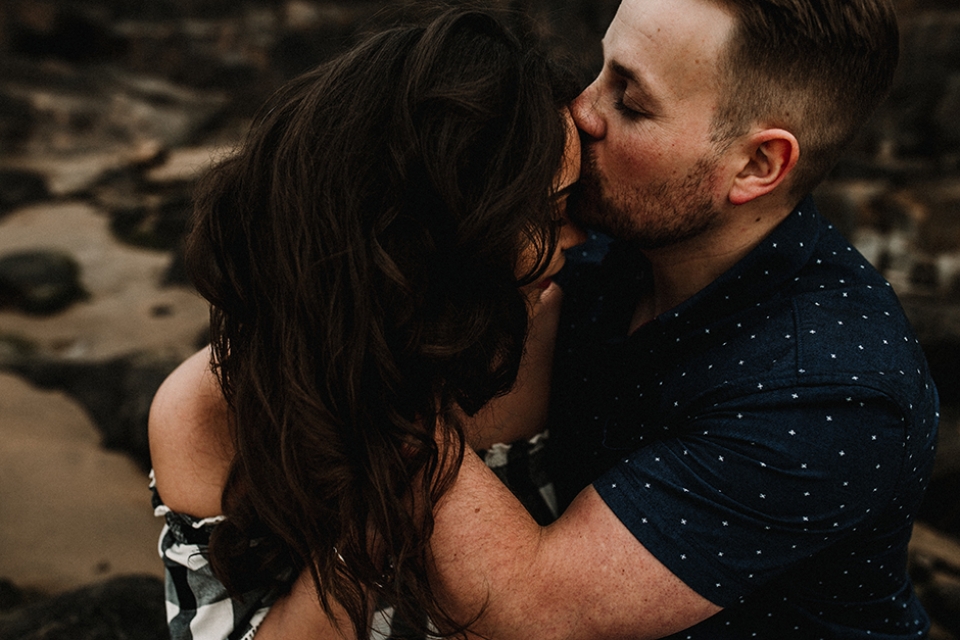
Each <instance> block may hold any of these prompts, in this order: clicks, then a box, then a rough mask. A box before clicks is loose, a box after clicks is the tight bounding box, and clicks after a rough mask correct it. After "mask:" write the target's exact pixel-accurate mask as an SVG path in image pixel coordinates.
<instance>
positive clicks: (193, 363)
mask: <svg viewBox="0 0 960 640" xmlns="http://www.w3.org/2000/svg"><path fill="white" fill-rule="evenodd" d="M149 435H150V458H151V462H152V464H153V470H154V474H155V476H156V482H157V491H158V492H159V493H160V497H161V498H162V499H163V502H164V504H166V505H167V506H168V507H170V509H172V510H174V511H176V512H179V513H184V514H188V515H192V516H195V517H198V518H206V517H210V516H216V515H220V512H221V509H220V498H221V495H222V493H223V487H224V484H225V482H226V478H227V474H228V472H229V470H230V462H231V460H232V459H233V447H232V445H231V438H230V429H229V423H228V418H227V410H226V404H225V402H224V400H223V396H222V394H221V393H220V386H219V383H218V381H217V378H216V377H215V376H214V374H213V372H212V371H211V370H210V351H209V349H204V350H201V351H198V352H197V353H195V354H194V355H192V356H191V357H190V358H188V359H187V360H185V361H184V362H183V363H182V364H181V365H180V366H179V367H177V369H175V370H174V371H173V373H171V374H170V375H169V376H168V377H167V379H166V380H164V382H163V384H162V385H160V388H159V389H158V390H157V393H156V395H155V396H154V398H153V403H152V404H151V405H150V419H149Z"/></svg>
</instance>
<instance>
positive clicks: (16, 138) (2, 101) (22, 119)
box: [0, 19, 33, 153]
mask: <svg viewBox="0 0 960 640" xmlns="http://www.w3.org/2000/svg"><path fill="white" fill-rule="evenodd" d="M0 23H2V19H0ZM0 26H2V25H0ZM0 51H2V48H0ZM32 128H33V118H32V114H31V109H30V103H29V102H28V101H27V100H25V99H23V98H20V97H17V96H14V95H9V94H8V93H6V92H4V91H2V90H0V149H6V150H7V152H8V153H9V152H10V151H15V150H18V149H19V148H20V145H21V144H22V143H23V142H24V141H25V140H26V139H28V138H29V137H30V134H31V133H32Z"/></svg>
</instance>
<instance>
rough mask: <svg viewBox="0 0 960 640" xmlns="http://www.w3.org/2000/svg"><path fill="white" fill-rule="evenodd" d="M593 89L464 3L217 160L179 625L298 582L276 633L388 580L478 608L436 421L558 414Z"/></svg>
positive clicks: (315, 77) (387, 40) (200, 235)
mask: <svg viewBox="0 0 960 640" xmlns="http://www.w3.org/2000/svg"><path fill="white" fill-rule="evenodd" d="M574 94H575V87H574V86H572V84H571V83H569V82H568V81H565V80H564V79H563V77H562V76H561V75H559V74H558V73H556V72H555V71H554V70H553V68H552V67H551V66H550V65H549V64H548V63H547V62H546V61H545V59H544V57H543V56H542V55H541V54H540V53H539V52H538V51H537V49H536V47H535V46H534V44H533V43H532V42H531V39H530V37H529V35H515V33H514V32H513V31H511V30H510V29H508V28H507V27H506V26H504V23H503V21H502V20H501V19H499V18H498V17H496V16H495V15H493V14H491V13H488V12H483V11H477V10H451V11H447V12H445V13H443V14H442V15H440V16H439V17H437V18H436V19H434V20H433V21H431V22H430V23H429V24H427V25H426V26H410V27H400V28H395V29H391V30H388V31H385V32H382V33H380V34H377V35H374V36H372V37H370V38H369V39H367V40H366V41H364V42H363V43H361V44H360V45H358V46H357V47H355V48H354V49H352V50H351V51H349V52H348V53H346V54H344V55H343V56H341V57H339V58H337V59H335V60H333V61H332V62H330V63H328V64H326V65H323V66H322V67H320V68H318V69H317V70H315V71H313V72H311V73H309V74H307V75H305V76H303V77H301V78H299V79H297V80H295V81H293V82H292V83H290V84H289V85H288V86H286V87H285V88H284V89H282V90H281V91H280V92H279V93H278V94H277V95H276V96H274V97H273V98H272V99H271V100H270V101H269V102H268V104H267V105H266V106H265V107H264V108H263V110H262V111H261V114H260V116H259V117H258V118H257V120H256V122H255V125H254V126H253V128H252V130H251V132H250V134H249V135H248V138H247V140H246V142H245V143H244V145H243V146H242V148H241V149H240V151H239V153H238V154H236V155H235V156H233V157H231V158H230V159H228V160H226V161H225V162H224V163H223V164H222V165H220V166H219V167H218V168H217V169H215V170H214V171H213V172H212V173H211V174H210V175H209V176H208V177H207V178H206V180H205V181H204V183H203V184H202V185H201V189H200V192H199V197H198V202H197V208H196V223H195V227H194V229H193V231H192V233H191V235H190V237H189V241H188V249H187V258H188V263H189V265H190V270H191V273H192V275H193V279H194V282H195V284H196V286H197V288H198V290H199V291H200V293H201V294H202V295H203V296H204V297H205V298H206V299H207V300H209V301H210V303H211V305H212V307H211V308H212V311H211V327H212V332H211V334H212V341H211V343H212V363H213V369H214V372H215V374H216V377H215V378H214V377H213V376H212V374H210V373H209V367H208V366H207V362H208V361H209V359H210V357H211V356H210V354H208V353H206V352H201V353H200V354H197V355H196V356H194V357H193V358H191V360H189V361H188V362H187V363H185V365H184V366H182V367H181V369H178V371H177V372H175V373H174V374H173V375H172V376H171V378H170V379H169V380H168V381H167V382H166V383H165V384H164V386H163V387H162V388H161V390H160V391H159V392H158V394H157V398H156V399H155V401H154V406H153V408H152V411H151V424H150V438H151V453H152V456H153V464H154V470H155V479H156V485H155V488H156V496H155V498H156V501H157V505H158V509H159V511H158V512H159V513H163V514H165V515H166V516H167V522H168V525H169V526H168V527H167V528H166V529H165V531H164V534H163V538H162V539H161V551H162V553H163V554H164V557H165V562H166V564H167V568H168V581H169V588H168V593H169V594H171V597H170V598H168V599H170V600H171V601H172V603H171V631H172V633H173V635H174V636H175V637H193V638H201V637H225V636H226V634H227V633H231V634H233V635H231V636H230V637H252V634H253V633H254V632H257V628H258V626H259V625H260V623H261V621H262V620H263V617H264V616H265V615H267V611H268V610H270V609H271V605H273V603H274V602H277V601H278V598H279V602H277V604H276V605H274V606H273V607H272V611H273V613H272V614H271V615H267V621H266V622H265V623H264V624H263V627H262V628H261V629H260V631H259V632H257V633H258V637H261V638H262V637H265V636H267V635H269V634H271V633H277V634H279V632H278V631H277V630H278V629H279V628H280V627H279V626H278V625H281V626H282V625H291V624H292V625H298V624H301V623H302V627H300V628H302V629H303V630H307V629H313V631H311V633H313V634H314V635H315V634H316V633H317V631H316V629H317V627H316V626H313V627H311V625H314V624H315V623H316V614H317V613H318V612H320V611H321V608H320V606H317V603H319V605H321V606H322V611H325V612H326V614H327V615H328V616H329V618H330V619H331V620H332V621H335V622H336V624H337V625H338V626H339V627H340V630H341V631H343V632H351V631H352V633H354V634H356V636H358V637H363V636H365V635H366V634H367V632H368V631H369V629H370V628H371V625H372V624H375V623H376V620H377V618H371V614H372V612H373V611H374V609H375V608H376V603H378V602H380V603H386V604H388V605H389V606H390V607H391V608H392V612H393V613H392V624H393V628H394V629H395V630H396V629H399V628H406V629H417V630H420V631H426V625H427V617H429V620H430V621H432V624H433V625H436V627H437V628H438V629H439V630H440V631H441V632H443V633H453V632H455V631H457V630H458V629H460V628H461V626H460V625H458V623H457V622H456V621H454V620H451V619H449V617H448V616H446V615H445V614H444V611H443V610H442V607H440V606H439V605H438V604H437V601H436V599H435V598H434V594H433V592H432V591H431V586H430V582H429V580H428V578H427V566H428V562H427V546H426V543H427V541H428V539H429V536H430V532H431V528H432V524H433V520H432V511H433V507H434V505H435V504H436V502H437V500H438V499H439V498H440V497H441V496H442V495H443V493H444V491H445V489H446V488H447V487H448V486H449V484H450V482H451V481H452V478H453V477H454V476H455V475H456V471H457V467H458V464H459V460H458V459H453V460H451V459H448V458H447V457H446V456H445V455H444V453H443V452H445V451H449V450H450V449H449V448H448V447H438V444H437V443H438V441H441V442H443V441H446V442H449V441H450V440H451V439H452V440H453V441H455V442H458V443H460V449H459V450H460V451H461V452H462V450H463V449H462V447H463V446H465V443H466V445H467V446H474V447H477V448H487V447H489V446H490V445H491V444H492V443H493V442H497V441H503V440H507V441H509V440H512V439H515V438H518V437H529V436H531V435H533V434H534V433H535V432H536V430H537V429H538V428H539V427H540V426H541V423H540V414H541V412H542V407H543V406H545V400H546V381H547V375H548V374H547V372H548V371H549V358H548V355H549V346H550V340H549V338H550V331H551V322H550V321H551V319H552V318H554V315H552V314H553V311H555V309H556V302H557V300H558V298H557V297H556V295H555V293H556V291H555V287H554V286H552V285H551V284H550V279H549V277H550V276H551V275H552V274H553V273H555V272H556V271H557V270H559V268H560V265H561V264H562V261H563V258H562V255H561V250H562V249H564V248H567V247H569V246H572V245H573V244H576V243H578V242H580V241H581V239H582V238H581V237H580V234H579V232H578V231H577V230H576V229H574V228H573V227H572V226H571V225H564V224H563V209H564V207H565V198H566V196H567V194H568V193H569V190H570V188H571V187H572V185H573V183H574V182H575V181H576V180H577V178H578V175H579V143H578V140H577V135H576V133H575V129H574V128H573V126H572V124H571V120H570V118H569V114H568V113H567V112H566V111H565V108H564V106H563V105H565V104H566V103H567V102H568V101H569V100H570V99H571V98H572V97H573V96H574ZM550 300H552V301H553V302H549V301H550ZM529 313H532V314H533V316H531V317H533V318H535V321H534V323H532V326H533V329H532V330H531V336H530V338H528V339H527V348H526V350H525V348H524V343H525V338H527V333H528V331H527V330H528V320H529V318H528V314H529ZM524 354H525V355H524ZM521 356H523V357H524V358H525V360H524V371H523V374H522V377H523V379H522V381H521V384H515V382H516V380H517V376H518V370H519V369H520V366H521ZM538 358H539V359H540V360H538ZM511 389H513V392H512V393H510V394H508V393H507V392H508V391H511ZM521 391H522V392H523V393H521ZM221 398H225V399H226V407H224V406H223V403H222V401H221ZM494 399H496V400H494ZM531 399H532V400H531ZM492 400H493V402H491V401H492ZM454 450H456V448H454ZM161 500H162V502H161ZM207 560H209V564H208V563H207ZM298 576H300V579H299V581H297V577H298ZM295 581H296V582H297V585H296V587H294V588H293V589H292V591H291V585H292V584H293V583H294V582H295ZM223 588H225V589H226V593H228V594H229V595H230V596H232V598H231V599H221V598H222V596H221V595H218V596H215V597H208V594H210V593H211V590H212V591H218V590H219V591H222V589H223ZM198 593H199V594H201V597H202V598H203V599H204V601H205V602H207V603H208V604H206V606H201V603H197V602H193V601H192V599H194V600H195V599H196V598H197V595H198ZM205 594H206V595H205ZM304 594H306V595H304ZM304 600H306V601H312V604H313V607H312V609H311V608H310V607H309V606H304V605H302V604H301V603H302V602H303V601H304ZM278 611H283V615H280V614H279V613H277V612H278ZM311 616H312V617H311ZM322 622H326V620H323V621H322ZM316 624H319V623H316ZM327 630H328V631H330V629H329V628H328V629H327ZM245 633H246V634H247V635H245V636H244V634H245ZM294 633H295V631H294V630H293V628H292V627H290V626H287V628H286V629H284V630H283V632H282V635H284V636H286V637H292V635H293V634H294ZM217 634H220V635H217Z"/></svg>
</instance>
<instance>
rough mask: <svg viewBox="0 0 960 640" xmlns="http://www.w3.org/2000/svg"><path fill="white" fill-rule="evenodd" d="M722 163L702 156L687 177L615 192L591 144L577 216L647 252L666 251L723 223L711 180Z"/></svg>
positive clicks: (584, 223)
mask: <svg viewBox="0 0 960 640" xmlns="http://www.w3.org/2000/svg"><path fill="white" fill-rule="evenodd" d="M716 167H717V163H716V161H715V160H714V159H713V158H701V159H700V160H699V161H697V163H696V164H695V165H694V166H693V167H692V168H691V170H690V171H689V172H687V174H686V175H685V176H683V177H682V178H679V179H676V180H667V181H662V182H659V183H653V184H645V185H641V186H638V187H634V188H629V187H627V188H621V189H620V190H618V191H614V192H612V193H611V190H610V189H609V187H610V185H609V184H607V185H606V187H607V189H606V190H605V189H604V186H605V185H604V181H603V178H602V176H601V175H600V172H599V170H598V168H597V161H596V158H595V157H594V154H593V150H592V149H590V148H589V146H587V145H586V144H585V145H584V154H583V161H582V169H581V175H580V188H579V194H578V197H577V199H576V202H575V203H572V204H573V206H571V207H570V217H571V219H572V220H573V221H574V222H576V223H578V224H580V225H582V226H585V227H590V228H593V229H596V230H598V231H600V232H602V233H605V234H607V235H609V236H611V237H613V238H616V239H618V240H623V241H626V242H629V243H631V244H634V245H636V246H637V247H638V248H640V249H643V250H651V249H662V248H664V247H669V246H672V245H676V244H679V243H681V242H685V241H687V240H690V239H691V238H694V237H697V236H699V235H701V234H702V233H704V232H706V231H708V230H709V229H710V228H712V227H713V226H714V225H716V224H717V223H718V222H719V221H718V212H717V210H716V208H715V207H714V206H713V200H712V198H711V195H710V190H709V180H710V178H711V176H713V174H714V172H715V170H716Z"/></svg>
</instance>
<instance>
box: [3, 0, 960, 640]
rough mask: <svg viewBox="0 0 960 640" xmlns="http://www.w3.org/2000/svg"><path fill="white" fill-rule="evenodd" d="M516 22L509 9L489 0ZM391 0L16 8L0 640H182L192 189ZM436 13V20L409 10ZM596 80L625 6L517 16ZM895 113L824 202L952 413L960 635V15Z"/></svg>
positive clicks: (951, 503) (939, 30)
mask: <svg viewBox="0 0 960 640" xmlns="http://www.w3.org/2000/svg"><path fill="white" fill-rule="evenodd" d="M490 1H491V2H499V3H500V4H509V0H490ZM399 4H400V3H399V2H386V1H375V0H353V1H350V0H342V1H340V2H322V1H319V0H240V1H238V0H2V2H0V640H6V639H13V638H18V639H19V638H32V639H40V638H44V639H51V640H52V639H59V638H64V639H66V638H71V639H75V638H81V639H85V638H89V639H94V638H96V639H103V640H108V639H110V640H112V639H115V638H116V639H118V638H163V637H166V632H165V627H164V622H163V617H164V614H163V604H162V584H161V582H160V575H161V567H160V564H159V560H158V559H157V557H156V551H155V540H156V536H157V534H158V533H159V529H160V526H161V523H160V522H159V521H157V520H156V519H154V518H153V517H152V514H151V513H150V508H149V504H148V493H147V488H146V485H147V480H146V470H147V469H148V468H149V454H148V450H147V442H146V418H147V411H148V408H149V403H150V400H151V398H152V396H153V393H154V391H155V390H156V388H157V386H158V385H159V383H160V381H161V380H162V379H163V377H164V376H165V375H166V374H167V373H168V372H169V371H171V370H172V369H173V367H174V366H175V365H176V364H177V363H178V362H179V361H180V360H182V359H183V358H184V357H186V356H187V355H189V354H190V353H192V352H193V350H195V349H196V348H197V347H198V346H199V345H200V344H202V343H203V340H204V328H205V324H206V319H207V310H206V306H205V305H204V304H203V302H202V301H201V300H200V299H199V298H198V296H196V294H195V293H194V292H193V291H192V289H191V288H190V286H189V285H188V284H187V283H186V281H185V279H184V276H183V274H182V272H181V268H180V262H179V258H178V256H179V243H180V241H181V238H182V235H183V231H184V227H185V224H186V221H187V219H188V215H189V209H190V197H191V189H192V187H193V185H194V183H195V181H196V178H197V176H198V175H199V174H200V173H202V171H203V170H204V168H205V167H207V166H209V165H210V164H211V163H212V162H215V161H216V160H217V159H218V158H221V157H223V156H224V155H225V154H228V153H229V152H230V149H231V147H232V145H233V144H234V143H235V142H236V141H237V140H238V137H239V135H240V134H241V132H242V131H243V130H244V128H245V127H246V126H247V124H248V122H249V119H250V117H251V116H252V114H253V111H254V109H255V108H256V106H257V105H259V104H260V103H261V102H262V101H263V100H264V99H265V97H266V96H267V95H268V94H269V93H270V92H271V91H272V90H274V89H275V88H276V87H278V86H279V84H280V83H282V82H283V81H284V80H286V79H288V78H290V77H292V76H294V75H295V74H297V73H298V72H300V71H303V70H305V69H307V68H309V67H311V66H313V65H315V64H316V63H317V62H319V61H321V60H323V59H325V58H327V57H329V56H330V55H332V54H334V53H336V52H337V51H339V50H341V49H342V48H343V47H344V46H346V45H348V44H349V43H351V42H353V41H354V40H355V39H356V38H357V36H358V35H359V34H361V33H362V32H363V31H364V30H365V29H368V28H370V27H371V26H373V25H376V24H377V23H378V22H382V21H385V20H389V15H390V13H389V12H390V11H392V10H395V9H396V8H397V6H398V5H399ZM414 4H422V3H414ZM514 4H516V5H522V6H523V7H524V8H525V9H527V10H529V11H530V12H531V13H532V14H533V15H534V16H536V19H537V24H539V25H541V26H542V29H543V32H544V34H545V35H547V36H548V38H549V39H550V42H551V43H552V44H553V45H554V46H555V47H557V48H558V49H559V50H561V51H563V52H566V53H567V54H569V56H570V58H571V60H572V61H574V62H575V63H576V64H577V65H578V68H579V70H580V73H581V77H582V79H583V80H585V81H586V80H587V79H589V78H590V77H591V74H592V73H593V72H594V71H595V70H596V68H597V67H598V64H599V60H600V49H599V38H600V36H601V35H602V33H603V30H604V29H605V27H606V24H607V23H608V22H609V20H610V18H611V17H612V15H613V13H614V12H615V10H616V6H617V4H618V3H617V1H616V0H526V1H523V2H520V1H518V0H514ZM897 4H898V7H899V9H900V13H901V27H902V33H903V55H902V61H901V65H900V70H899V75H898V80H897V83H896V88H895V90H894V92H893V95H892V96H891V99H890V100H889V101H888V102H887V103H886V104H885V105H884V107H883V108H882V109H881V110H880V112H879V113H878V114H877V115H876V116H875V117H874V118H873V119H872V120H871V121H870V122H868V123H867V124H866V126H865V129H864V131H863V133H862V135H861V136H860V137H859V138H858V139H857V141H856V143H855V144H854V145H853V147H852V148H851V149H850V151H849V153H848V154H847V155H846V157H845V158H844V160H843V161H842V162H841V164H840V166H838V167H837V169H836V171H835V172H834V174H833V176H832V177H831V179H830V180H829V181H828V182H827V183H826V184H824V185H823V186H822V187H821V188H820V190H819V193H818V194H817V195H818V197H819V202H820V205H821V209H822V210H823V211H824V213H825V214H826V215H827V216H828V217H830V218H831V219H832V220H833V221H834V222H835V223H836V224H837V225H838V226H839V228H840V229H841V230H843V231H844V233H845V234H847V236H848V237H850V238H851V239H852V240H853V241H854V243H855V244H856V245H857V247H858V248H859V249H860V250H861V251H862V252H863V253H864V254H865V255H866V256H867V257H868V258H869V259H870V260H871V261H872V262H873V263H874V264H875V265H876V266H877V267H878V268H879V269H880V270H881V271H882V272H883V273H884V274H885V275H886V277H887V278H888V279H889V280H890V281H891V283H892V284H893V285H894V287H895V288H896V290H897V291H898V293H899V294H900V296H901V298H902V300H903V304H904V307H905V308H906V310H907V313H908V315H909V316H910V318H911V319H912V320H913V322H914V325H915V327H916V329H917V332H918V334H919V336H920V340H921V342H922V344H923V346H924V348H925V350H926V352H927V355H928V357H929V359H930V362H931V365H932V366H933V369H934V375H935V378H936V380H937V383H938V385H939V388H940V392H941V396H942V399H943V412H942V415H943V422H942V426H941V434H942V436H941V444H940V451H939V454H938V462H937V468H936V471H935V478H934V481H933V484H932V486H931V489H930V492H929V496H928V499H927V502H926V504H925V508H924V513H923V516H922V522H921V523H920V524H919V525H918V527H917V530H916V533H915V535H914V542H913V545H912V553H911V572H912V573H913V574H914V575H915V577H916V579H917V584H918V589H919V591H920V593H921V595H922V597H923V599H924V602H925V604H926V606H927V608H928V609H929V611H930V613H931V614H932V616H933V617H934V619H935V621H936V624H935V628H934V631H933V633H932V635H931V637H932V638H934V639H935V640H950V639H960V501H958V500H957V496H958V495H960V7H958V5H957V2H956V0H897Z"/></svg>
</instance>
